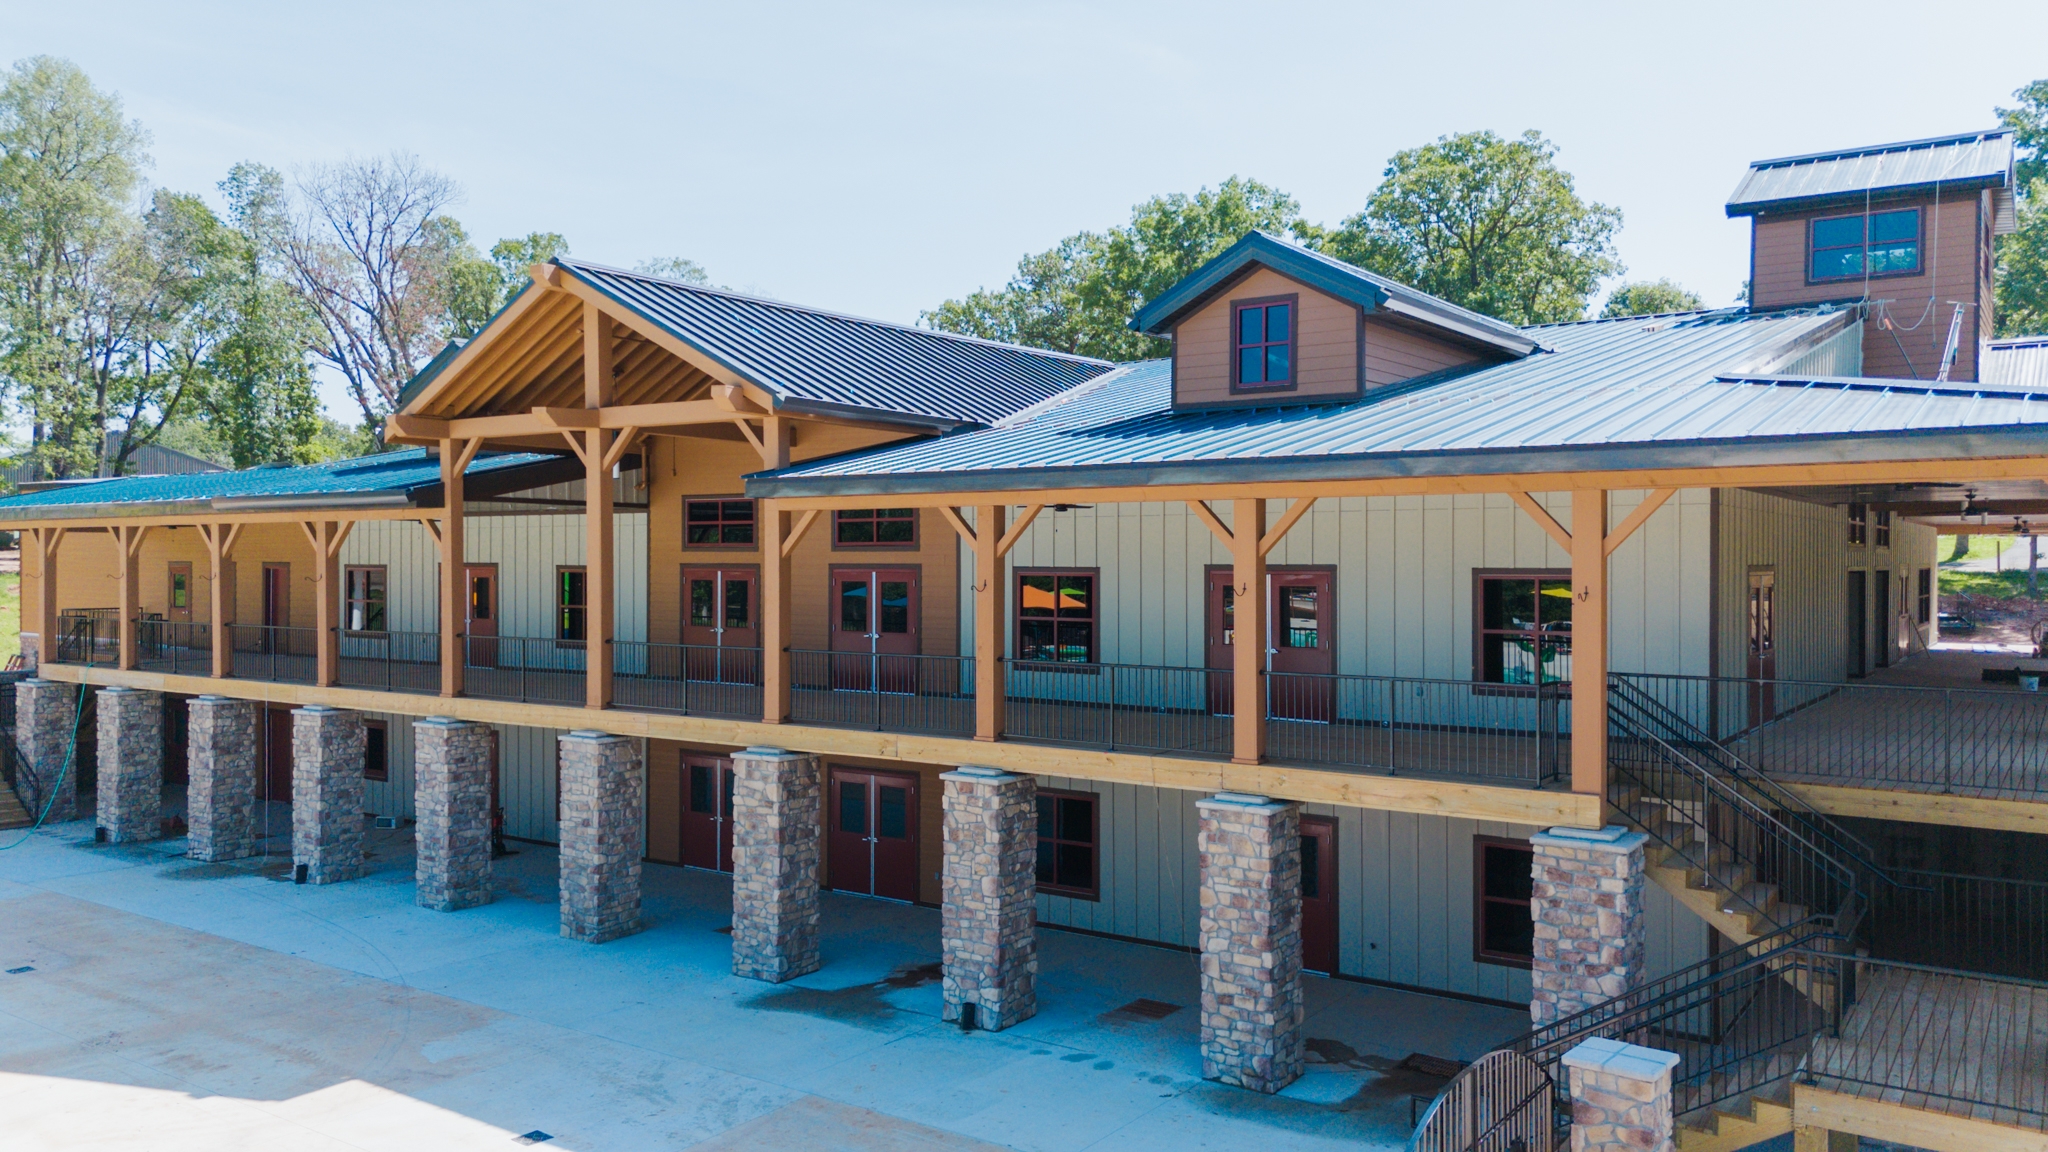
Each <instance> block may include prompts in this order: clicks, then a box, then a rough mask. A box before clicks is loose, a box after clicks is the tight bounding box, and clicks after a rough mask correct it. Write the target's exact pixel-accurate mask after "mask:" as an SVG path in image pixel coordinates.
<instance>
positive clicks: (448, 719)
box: [413, 716, 476, 728]
mask: <svg viewBox="0 0 2048 1152" xmlns="http://www.w3.org/2000/svg"><path fill="white" fill-rule="evenodd" d="M413 723H414V724H432V725H433V726H434V727H436V728H462V727H466V726H468V725H471V724H475V723H476V721H474V720H458V719H456V718H455V717H453V716H422V717H420V718H419V719H417V720H415V721H413Z"/></svg>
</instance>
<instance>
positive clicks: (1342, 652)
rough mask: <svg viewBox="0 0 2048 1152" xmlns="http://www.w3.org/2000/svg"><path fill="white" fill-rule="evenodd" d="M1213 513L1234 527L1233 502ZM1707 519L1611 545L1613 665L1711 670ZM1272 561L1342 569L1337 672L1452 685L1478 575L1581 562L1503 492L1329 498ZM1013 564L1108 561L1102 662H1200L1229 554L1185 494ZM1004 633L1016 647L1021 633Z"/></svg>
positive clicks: (1071, 524)
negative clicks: (1211, 568)
mask: <svg viewBox="0 0 2048 1152" xmlns="http://www.w3.org/2000/svg"><path fill="white" fill-rule="evenodd" d="M1644 495H1645V494H1644V493H1642V492H1616V493H1613V494H1612V495H1611V496H1610V499H1609V522H1610V523H1618V522H1619V521H1620V520H1621V519H1622V518H1624V517H1626V516H1627V515H1628V514H1629V512H1630V511H1632V510H1633V509H1634V508H1635V506H1636V505H1637V504H1638V503H1639V502H1640V501H1641V500H1642V498H1643V496H1644ZM1536 498H1537V500H1538V501H1539V502H1540V503H1542V504H1543V506H1544V507H1545V508H1547V509H1548V510H1549V511H1550V513H1551V515H1552V516H1554V517H1556V518H1557V519H1558V520H1559V521H1560V522H1561V523H1566V524H1568V523H1569V522H1570V504H1571V498H1570V496H1569V495H1568V494H1565V493H1545V494H1538V495H1537V497H1536ZM1285 510H1286V503H1285V502H1283V501H1277V500H1276V501H1273V502H1271V504H1270V505H1269V506H1268V510H1267V521H1268V523H1269V524H1270V523H1274V522H1277V521H1278V519H1279V518H1280V516H1281V515H1283V514H1284V512H1285ZM1217 511H1218V514H1219V515H1220V516H1221V517H1222V519H1223V520H1224V521H1225V523H1228V522H1229V520H1230V505H1229V504H1228V503H1227V502H1225V503H1224V504H1222V505H1221V506H1220V507H1219V508H1218V509H1217ZM1711 525H1712V511H1711V498H1710V494H1709V493H1708V492H1707V491H1706V490H1704V489H1697V490H1696V489H1687V490H1684V491H1681V492H1679V493H1678V494H1677V495H1675V496H1673V497H1672V498H1671V500H1670V501H1669V502H1667V503H1666V504H1665V505H1664V507H1662V508H1660V509H1658V510H1657V512H1656V513H1655V514H1654V515H1652V516H1651V517H1650V519H1649V520H1648V522H1646V523H1645V524H1644V525H1643V526H1642V528H1640V529H1639V530H1638V531H1637V532H1636V533H1635V534H1634V535H1633V536H1631V537H1630V538H1629V540H1628V541H1627V542H1625V543H1624V544H1623V545H1622V546H1621V547H1620V548H1618V549H1616V550H1615V553H1614V556H1613V560H1612V568H1611V572H1612V575H1611V583H1610V587H1611V593H1612V594H1611V599H1610V605H1611V609H1610V610H1611V612H1612V613H1613V625H1612V628H1611V634H1612V635H1611V645H1612V648H1611V651H1612V657H1611V659H1612V662H1613V667H1614V668H1615V669H1616V670H1617V671H1624V672H1626V671H1658V672H1668V673H1683V674H1698V675H1704V674H1705V673H1706V672H1707V668H1708V663H1709V645H1710V636H1709V626H1708V620H1709V611H1708V603H1709V593H1710V589H1709V584H1708V582H1709V579H1710V574H1711V571H1712V566H1711V564H1710V557H1711V547H1710V544H1711V540H1712V533H1711V531H1710V528H1711ZM1267 560H1268V563H1270V564H1271V565H1274V566H1289V565H1320V566H1330V567H1334V568H1335V570H1336V573H1335V580H1334V583H1333V590H1334V594H1335V598H1336V606H1335V607H1336V614H1335V616H1334V621H1335V630H1336V636H1337V640H1336V644H1337V649H1336V651H1337V669H1338V671H1339V672H1343V673H1350V674H1354V675H1378V676H1416V677H1430V678H1436V679H1446V680H1466V679H1470V678H1471V675H1472V652H1473V647H1472V628H1473V619H1472V613H1473V600H1474V596H1473V573H1474V572H1476V571H1483V570H1494V569H1514V568H1524V569H1558V570H1565V569H1569V568H1570V567H1571V557H1570V556H1569V555H1567V554H1566V552H1565V550H1564V549H1563V548H1561V547H1559V546H1558V544H1557V543H1556V541H1554V540H1552V539H1551V538H1550V536H1549V534H1548V533H1546V532H1544V531H1543V529H1542V528H1541V527H1539V526H1538V525H1537V524H1536V522H1535V521H1533V520H1531V519H1530V518H1529V516H1528V515H1527V514H1526V513H1524V512H1523V511H1522V510H1521V509H1520V508H1518V507H1516V505H1515V504H1514V502H1513V501H1512V500H1510V499H1509V498H1508V497H1506V496H1504V495H1461V496H1390V497H1345V498H1342V499H1326V500H1322V501H1319V502H1318V503H1317V504H1316V507H1315V508H1314V509H1313V510H1311V511H1310V512H1309V513H1308V515H1306V516H1304V517H1303V518H1302V520H1301V522H1300V523H1299V524H1297V525H1295V527H1294V529H1293V531H1291V532H1289V533H1288V534H1287V538H1286V539H1284V540H1282V541H1281V542H1280V544H1279V546H1278V547H1276V548H1275V549H1274V550H1273V552H1272V553H1271V555H1269V556H1268V557H1267ZM1009 561H1010V563H1011V564H1012V565H1013V566H1015V567H1041V568H1055V567H1058V568H1065V567H1071V568H1095V569H1099V570H1100V573H1101V583H1100V587H1099V591H1098V593H1097V597H1098V600H1099V606H1098V610H1097V611H1098V628H1099V632H1100V640H1099V649H1100V651H1099V657H1100V659H1102V660H1103V661H1105V662H1111V663H1126V664H1151V665H1164V666H1169V667H1200V666H1201V664H1202V662H1203V655H1204V653H1203V649H1204V644H1205V630H1206V626H1207V624H1206V616H1205V606H1204V602H1203V596H1204V589H1203V586H1202V580H1203V569H1204V566H1206V565H1228V564H1229V563H1230V554H1229V552H1228V550H1227V549H1225V548H1224V546H1223V544H1222V542H1221V541H1219V540H1217V539H1216V537H1215V535H1214V534H1213V533H1211V532H1210V531H1209V530H1208V529H1207V528H1205V527H1203V526H1202V523H1201V522H1200V521H1199V520H1196V519H1195V518H1194V516H1193V515H1191V514H1190V513H1189V512H1188V510H1187V507H1186V505H1184V504H1179V503H1144V504H1098V505H1096V506H1095V507H1093V508H1077V509H1074V510H1072V511H1068V512H1054V511H1047V512H1044V513H1042V514H1041V515H1040V516H1039V517H1038V519H1037V520H1036V521H1034V522H1033V523H1032V525H1031V527H1030V529H1029V530H1027V531H1026V532H1025V534H1024V536H1023V537H1022V538H1021V539H1020V540H1019V541H1018V542H1017V545H1016V547H1015V548H1014V549H1013V550H1012V551H1011V553H1010V556H1009ZM972 573H973V564H972V562H971V558H970V559H967V560H965V561H963V563H962V566H961V581H962V585H961V597H960V600H961V605H962V615H963V623H962V628H961V638H962V651H963V652H967V651H970V650H971V648H972V644H973V640H972V637H973V635H974V624H973V605H974V597H973V595H972V590H971V588H969V587H968V585H967V582H968V581H970V580H971V579H972ZM1012 579H1013V581H1014V577H1012ZM1013 611H1014V609H1013ZM1008 631H1010V630H1007V629H1006V632H1008ZM1004 643H1005V645H1006V648H1007V647H1008V646H1009V645H1012V644H1013V643H1014V635H1006V638H1005V641H1004Z"/></svg>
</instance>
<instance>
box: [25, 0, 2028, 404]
mask: <svg viewBox="0 0 2048 1152" xmlns="http://www.w3.org/2000/svg"><path fill="white" fill-rule="evenodd" d="M2043 45H2048V4H2029V3H2015V2H2012V0H2007V2H2004V3H1999V4H1989V3H1975V2H1971V0H1944V2H1943V3H1941V4H1939V5H1932V6H1930V5H1927V4H1924V3H1915V4H1906V3H1888V2H1869V3H1859V4H1853V5H1843V4H1839V3H1830V4H1819V3H1811V4H1808V3H1798V2H1796V0H1795V2H1780V3H1776V4H1772V5H1769V6H1761V5H1723V6H1703V5H1696V4H1687V5H1678V4H1649V3H1642V2H1640V0H1638V2H1636V3H1631V4H1594V3H1574V4H1556V3H1552V4H1539V3H1530V2H1529V0H1522V2H1519V3H1500V4H1453V3H1414V2H1412V0H1411V2H1408V3H1401V4H1379V3H1351V4H1307V3H1304V4H1251V3H1243V2H1240V3H1237V4H1210V3H1193V2H1184V3H1173V4H1164V3H1160V4H1138V3H1092V4H1085V5H1083V4H1028V3H1006V4H982V3H965V2H956V3H915V2H881V3H869V4H859V5H856V4H847V3H832V4H768V3H750V4H732V3H721V4H686V3H667V4H658V3H629V2H623V0H621V2H592V0H581V2H577V3H553V4H526V3H509V2H500V3H493V4H488V5H485V4H455V3H434V2H432V0H410V2H406V3H388V2H382V0H352V2H351V3H349V4H346V5H342V4H334V3H329V4H318V5H316V4H304V3H295V4H287V3H277V2H276V0H271V2H268V3H225V2H222V3H205V2H198V0H179V2H177V3H164V2H162V0H154V2H151V3H129V4H123V3H100V2H95V0H64V2H63V3H53V2H50V0H35V2H33V3H24V2H21V0H0V61H14V60H19V59H21V58H23V57H27V56H31V55H36V54H45V53H47V54H51V55H57V56H63V57H66V58H68V59H70V60H72V61H74V62H75V63H77V64H78V65H80V66H81V67H83V68H84V69H85V70H86V72H87V73H88V74H89V75H90V76H91V77H92V79H93V81H94V82H95V83H96V84H98V85H99V86H100V87H102V88H103V89H108V90H111V91H114V92H116V93H118V94H119V95H120V97H121V98H122V100H123V101H124V104H125V107H126V109H127V112H128V114H129V115H130V116H131V117H133V118H134V119H136V120H138V121H140V122H141V123H142V125H143V126H144V127H145V128H146V129H147V130H148V131H149V132H150V134H151V137H152V144H151V148H150V153H151V156H152V157H153V159H154V165H153V167H152V169H151V170H150V173H149V175H150V179H151V180H152V181H153V182H154V183H155V184H156V185H158V186H163V187H169V188H173V189H178V190H184V191H198V192H205V193H209V194H211V193H213V191H214V185H215V184H216V183H217V182H218V181H219V180H220V179H221V178H222V177H223V176H224V175H225V174H226V172H227V170H228V168H229V167H230V166H232V165H233V164H235V163H237V162H239V161H242V160H257V161H261V162H263V163H266V164H269V165H272V166H274V167H277V168H280V169H283V170H285V171H287V172H290V171H292V170H293V169H294V168H295V167H303V166H305V165H308V164H317V163H320V162H323V161H331V160H336V159H340V158H342V157H345V156H347V155H350V154H356V155H364V154H375V153H385V152H390V151H393V150H400V151H406V152H411V153H414V154H416V155H418V156H419V157H420V158H421V160H422V161H423V162H424V163H425V164H426V165H427V166H429V167H432V168H434V169H437V170H439V171H440V172H442V173H444V174H446V175H448V176H450V177H452V178H454V179H455V180H456V181H457V182H458V183H459V184H460V185H461V186H462V188H463V189H464V198H463V200H462V202H461V203H460V204H459V205H458V206H457V207H456V208H455V210H454V211H455V215H456V216H458V217H459V218H460V219H461V220H462V222H463V224H464V226H465V227H466V228H467V229H468V231H469V233H470V235H471V236H472V237H473V238H474V239H476V240H477V241H478V242H479V243H480V246H484V247H488V246H489V244H490V243H492V242H493V241H495V240H496V239H498V238H500V237H504V236H514V235H524V234H525V233H528V232H532V231H553V232H560V233H562V234H563V235H564V236H566V237H567V238H568V240H569V244H570V248H571V252H572V254H573V255H575V256H577V257H579V258H583V259H589V260H595V261H598V262H601V263H609V264H618V265H626V266H630V265H632V264H635V263H638V262H639V261H641V260H643V259H646V258H648V257H654V256H684V257H688V258H690V259H692V260H695V261H697V262H698V263H700V264H702V265H704V266H705V268H706V269H708V270H709V272H710V273H711V276H712V279H713V280H714V281H715V282H717V283H720V284H724V285H727V286H730V287H734V288H738V289H741V290H745V291H750V292H755V293H759V294H762V295H767V296H773V297H776V298H779V299H785V300H791V301H795V302H798V303H802V304H808V305H813V306H817V307H823V308H830V309H834V310H838V311H843V312H849V313H854V314H857V315H863V316H873V317H877V318H881V319H885V320H894V321H900V322H905V323H910V322H915V321H916V319H917V316H918V313H919V312H920V310H923V309H928V308H931V307H933V306H934V305H936V304H938V303H939V302H941V301H943V300H945V299H948V298H950V297H956V296H960V295H962V294H964V293H967V292H970V291H972V290H974V289H975V288H977V287H982V286H989V287H995V286H999V285H1000V284H1001V283H1002V282H1003V281H1004V280H1005V279H1007V278H1008V276H1009V274H1010V272H1011V270H1012V269H1013V268H1014V266H1015V264H1016V262H1017V259H1018V257H1019V256H1021V255H1023V254H1024V253H1026V252H1032V251H1039V250H1042V249H1045V248H1048V247H1050V246H1051V245H1052V244H1053V243H1054V242H1056V241H1057V240H1059V239H1060V238H1061V237H1063V236H1066V235H1069V234H1071V233H1073V232H1076V231H1079V230H1081V229H1084V228H1101V227H1107V226H1110V225H1113V224H1118V223H1122V222H1124V221H1126V220H1127V219H1128V218H1129V215H1130V210H1131V207H1132V205H1134V204H1136V203H1138V202H1140V201H1142V200H1144V199H1146V198H1148V197H1151V196H1153V195H1157V194H1160V193H1167V192H1193V191H1195V190H1196V189H1198V188H1201V187H1203V186H1213V185H1215V184H1216V183H1218V182H1220V181H1222V180H1224V179H1226V178H1228V177H1230V176H1232V175H1242V176H1248V177H1255V178H1257V179H1259V180H1263V181H1266V182H1267V183H1270V184H1273V185H1276V186H1278V187H1280V188H1282V189H1284V190H1285V191H1287V192H1289V193H1290V194H1292V195H1293V196H1294V197H1296V199H1298V200H1299V201H1300V202H1301V205H1302V207H1303V209H1304V211H1305V213H1306V215H1307V216H1308V217H1309V218H1310V219H1311V220H1317V221H1321V222H1325V223H1335V222H1337V221H1338V220H1340V219H1342V218H1343V217H1345V216H1348V215H1350V214H1352V213H1354V212H1356V211H1358V210H1359V209H1360V208H1361V207H1363V206H1364V204H1365V202H1366V200H1367V198H1368V197H1369V196H1370V195H1371V193H1372V190H1373V188H1374V187H1375V186H1376V185H1377V184H1378V182H1379V180H1380V177H1381V174H1382V172H1383V170H1384V168H1385V166H1386V163H1387V160H1388V158H1389V157H1390V156H1391V155H1392V154H1393V153H1394V152H1396V151H1398V150H1400V149H1403V148H1409V147H1414V146H1416V145H1419V144H1423V143H1427V142H1428V141H1430V140H1433V139H1435V138H1437V137H1439V136H1442V135H1444V134H1447V133H1452V132H1461V131H1470V130H1475V129H1493V130H1495V131H1497V132H1500V133H1503V134H1517V133H1520V132H1522V131H1524V130H1526V129H1530V128H1534V129H1537V130H1539V131H1541V132H1542V133H1543V134H1544V135H1545V136H1547V137H1548V138H1549V139H1550V140H1552V141H1553V142H1555V144H1556V145H1557V147H1558V149H1559V154H1558V162H1559V163H1560V164H1561V165H1562V166H1563V167H1564V168H1565V169H1566V170H1568V171H1569V172H1571V173H1572V174H1573V176H1574V177H1575V178H1576V180H1577V186H1578V190H1579V192H1580V194H1581V195H1582V196H1584V197H1586V198H1587V199H1590V200H1595V201H1598V202H1600V203H1604V204H1609V205H1612V206H1615V207H1618V208H1620V209H1621V210H1622V212H1623V214H1624V223H1623V227H1622V230H1621V233H1620V236H1619V241H1618V243H1619V248H1620V254H1621V258H1622V260H1623V261H1624V262H1625V263H1626V264H1627V265H1628V274H1627V278H1630V279H1657V278H1659V277H1670V278H1672V279H1675V280H1677V281H1678V282H1680V283H1681V284H1684V285H1686V286H1687V287H1689V288H1692V289H1693V290H1695V291H1697V292H1699V293H1700V294H1701V295H1703V296H1704V297H1705V298H1706V299H1707V301H1708V302H1709V303H1710V304H1726V303H1730V302H1732V301H1733V299H1734V296H1735V293H1736V292H1737V291H1738V290H1739V289H1740V287H1741V285H1742V282H1743V280H1744V278H1745V277H1746V276H1747V274H1748V270H1747V260H1748V237H1747V231H1746V227H1747V226H1746V223H1745V222H1742V221H1731V220H1728V219H1726V217H1725V216H1724V214H1723V212H1722V204H1723V203H1724V202H1725V200H1726V199H1727V196H1728V193H1729V192H1730V191H1731V190H1732V189H1733V188H1734V187H1735V184H1736V181H1737V180H1738V178H1739V177H1740V176H1741V174H1742V171H1743V168H1744V166H1745V165H1746V164H1747V163H1748V162H1749V161H1751V160H1754V159H1761V158H1766V157H1773V156H1782V155H1788V154H1795V153H1801V152H1811V151H1819V150H1824V149H1829V148H1838V147H1849V146H1855V145H1862V144H1873V143H1879V142H1884V141H1891V140H1904V139H1913V138H1917V137H1923V136H1932V135H1938V134H1941V133H1946V132H1954V131H1964V130H1969V129H1975V128H1982V127H1988V126H1991V125H1993V124H1994V123H1995V122H1996V116H1995V113H1994V111H1993V109H1994V108H1995V107H1996V106H1998V105H2001V104H2010V103H2011V94H2012V92H2013V90H2014V89H2016V88H2018V87H2020V86H2021V85H2022V84H2025V83H2027V82H2028V81H2030V80H2034V79H2038V78H2042V77H2048V49H2044V48H2043ZM324 392H325V395H326V398H327V400H328V404H329V407H330V410H331V411H333V412H334V413H335V414H336V415H337V416H341V417H343V418H347V419H353V418H354V408H353V405H352V404H351V403H350V402H349V401H347V399H346V397H345V394H344V393H343V392H342V391H341V389H340V388H338V387H335V386H333V385H332V382H329V383H328V386H327V387H326V388H325V389H324Z"/></svg>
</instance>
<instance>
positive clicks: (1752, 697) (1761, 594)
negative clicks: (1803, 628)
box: [1748, 572, 1882, 724]
mask: <svg viewBox="0 0 2048 1152" xmlns="http://www.w3.org/2000/svg"><path fill="white" fill-rule="evenodd" d="M1777 583H1778V577H1777V573H1775V572H1751V573H1750V574H1749V621H1748V623H1749V681H1750V684H1749V722H1750V723H1751V724H1762V723H1765V722H1766V721H1768V720H1770V719H1771V718H1772V717H1773V716H1775V715H1777V695H1776V692H1777V688H1776V685H1774V684H1772V683H1771V681H1773V680H1776V679H1777V678H1778V638H1777V632H1778V620H1777V613H1778V606H1777V592H1778V589H1777ZM1879 586H1880V587H1882V584H1880V585H1879Z"/></svg>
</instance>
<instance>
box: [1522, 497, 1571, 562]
mask: <svg viewBox="0 0 2048 1152" xmlns="http://www.w3.org/2000/svg"><path fill="white" fill-rule="evenodd" d="M1508 495H1509V496H1511V497H1513V498H1514V501H1515V503H1516V504H1517V505H1519V506H1520V507H1521V509H1522V511H1524V512H1527V513H1528V514H1529V519H1531V520H1534V521H1535V522H1536V526H1537V527H1538V528H1541V529H1543V530H1544V531H1545V532H1548V533H1550V538H1551V539H1552V540H1555V541H1557V546H1558V547H1560V548H1562V549H1564V550H1565V551H1567V552H1569V551H1571V550H1572V534H1571V533H1569V532H1567V531H1565V530H1564V525H1562V524H1559V523H1558V522H1557V519H1556V517H1554V516H1552V515H1551V514H1550V510H1549V509H1547V508H1545V507H1544V506H1543V505H1541V504H1538V503H1537V502H1536V498H1535V497H1533V496H1531V495H1529V494H1528V493H1527V492H1510V493H1508Z"/></svg>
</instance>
